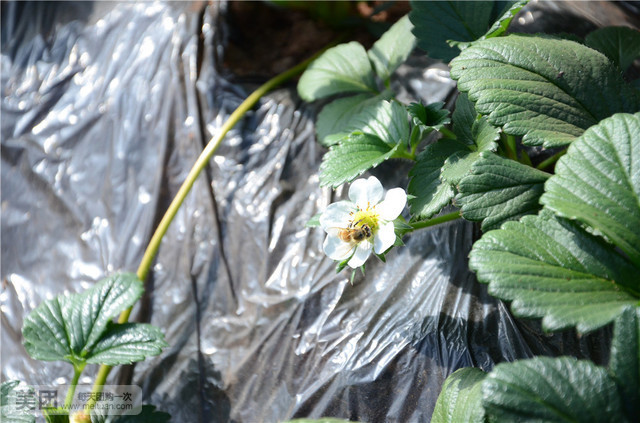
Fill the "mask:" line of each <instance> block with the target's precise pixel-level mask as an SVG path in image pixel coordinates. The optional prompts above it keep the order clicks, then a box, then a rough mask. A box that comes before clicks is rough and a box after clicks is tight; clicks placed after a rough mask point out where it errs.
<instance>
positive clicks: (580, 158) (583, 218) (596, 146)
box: [540, 113, 640, 292]
mask: <svg viewBox="0 0 640 423" xmlns="http://www.w3.org/2000/svg"><path fill="white" fill-rule="evenodd" d="M638 134H640V113H636V114H635V115H630V114H618V115H615V116H613V117H611V118H609V119H606V120H604V121H602V122H600V123H599V124H598V125H596V126H594V127H592V128H589V130H587V131H586V132H585V133H584V135H582V136H581V137H580V138H579V139H578V140H576V142H574V143H573V144H572V145H571V146H570V147H569V149H568V151H567V154H565V155H564V156H563V157H562V158H560V160H559V161H558V163H557V164H556V175H555V176H553V177H552V178H551V179H549V181H548V182H547V184H546V186H545V189H546V192H545V194H544V195H543V196H542V198H541V199H540V201H541V203H542V204H544V205H545V206H547V207H548V208H550V209H552V210H554V211H555V212H556V213H558V214H560V215H561V216H564V217H567V218H569V219H576V220H579V221H580V222H583V223H585V224H587V225H588V226H589V227H591V228H593V229H595V230H596V232H597V233H600V234H603V235H604V236H605V237H606V238H607V239H608V240H610V241H611V242H613V243H614V244H615V245H617V246H618V247H619V248H620V249H621V250H622V251H624V252H625V253H626V254H627V255H628V257H629V259H630V260H631V261H632V262H633V263H634V264H635V265H636V267H637V268H638V269H640V231H639V230H638V229H639V228H640V203H639V202H638V199H639V198H640V170H639V169H640V142H638ZM636 289H638V292H640V283H637V284H636Z"/></svg>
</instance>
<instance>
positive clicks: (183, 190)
mask: <svg viewBox="0 0 640 423" xmlns="http://www.w3.org/2000/svg"><path fill="white" fill-rule="evenodd" d="M331 45H333V43H332V44H330V45H328V46H327V47H325V48H324V49H322V50H320V51H318V52H317V53H316V54H314V55H313V56H311V57H310V58H309V59H307V60H305V61H303V62H301V63H299V64H298V65H296V66H294V67H293V68H291V69H289V70H287V71H285V72H283V73H281V74H279V75H277V76H275V77H273V78H271V79H270V80H268V81H267V82H265V83H264V84H263V85H261V86H260V87H259V88H258V89H256V90H255V91H254V92H253V93H251V95H249V97H247V98H246V99H245V100H244V101H243V102H242V104H240V106H238V108H237V109H236V110H234V112H233V113H232V114H231V116H229V118H228V119H227V121H226V122H225V123H224V124H223V125H222V127H221V128H220V131H219V132H218V134H217V135H216V136H215V137H213V138H212V139H211V140H210V141H209V143H208V144H207V145H206V146H205V148H204V150H202V153H200V156H199V157H198V159H197V160H196V162H195V164H194V165H193V167H192V168H191V170H190V171H189V174H188V175H187V178H186V179H185V181H184V182H183V183H182V186H180V189H179V190H178V193H177V194H176V196H175V198H174V199H173V201H171V204H170V205H169V207H168V208H167V211H166V212H165V214H164V216H163V217H162V220H161V221H160V223H159V224H158V227H157V228H156V230H155V232H154V233H153V236H152V237H151V240H150V241H149V245H148V246H147V249H146V250H145V252H144V255H143V256H142V261H141V262H140V266H138V270H137V271H136V274H137V275H138V278H139V279H140V280H141V281H143V282H144V281H145V280H146V279H147V276H148V274H149V270H150V269H151V265H152V264H153V260H154V258H155V256H156V254H157V253H158V249H159V248H160V243H161V242H162V237H164V235H165V234H166V233H167V230H168V229H169V225H170V224H171V222H172V221H173V218H174V217H175V216H176V214H177V213H178V209H180V206H181V205H182V203H183V202H184V200H185V198H186V197H187V194H188V193H189V191H190V190H191V187H193V184H194V183H195V181H196V179H197V178H198V176H199V175H200V172H202V170H203V169H204V168H205V167H206V165H207V164H208V163H209V160H210V159H211V156H213V153H215V151H216V150H217V149H218V146H219V145H220V143H221V142H222V140H223V139H224V137H225V135H226V134H227V132H229V130H230V129H231V128H233V127H234V126H235V124H236V123H238V121H239V120H240V119H242V117H243V116H244V115H245V114H246V113H247V112H248V111H249V110H251V108H252V107H253V106H254V105H255V104H256V103H257V102H258V100H260V98H262V97H263V96H264V95H265V94H266V93H268V92H269V91H271V90H272V89H274V88H275V87H277V86H279V85H280V84H282V83H283V82H285V81H287V80H288V79H290V78H292V77H294V76H296V75H298V74H299V73H301V72H302V71H304V70H305V69H306V67H307V66H309V64H310V63H311V62H312V61H313V60H315V59H316V58H317V57H318V56H319V55H320V54H322V53H323V52H324V51H325V50H326V49H327V48H329V47H331ZM130 314H131V307H130V308H128V309H127V310H125V311H123V312H122V313H121V314H120V317H119V318H118V323H126V322H127V321H128V320H129V315H130ZM111 368H112V366H108V365H105V364H103V365H101V366H100V369H99V370H98V374H97V375H96V380H95V382H94V384H93V389H92V392H94V393H99V392H101V391H102V387H103V386H104V383H105V381H106V380H107V376H109V372H111Z"/></svg>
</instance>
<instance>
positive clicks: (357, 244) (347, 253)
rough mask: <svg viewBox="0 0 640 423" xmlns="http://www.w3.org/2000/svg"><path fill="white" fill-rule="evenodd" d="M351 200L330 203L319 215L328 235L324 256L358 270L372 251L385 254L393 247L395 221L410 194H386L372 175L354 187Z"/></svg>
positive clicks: (397, 191)
mask: <svg viewBox="0 0 640 423" xmlns="http://www.w3.org/2000/svg"><path fill="white" fill-rule="evenodd" d="M349 200H350V201H346V200H345V201H338V202H337V203H333V204H330V205H329V206H328V207H327V208H326V209H325V211H324V212H322V214H321V215H320V226H321V227H322V229H324V231H325V232H326V233H327V237H326V239H325V240H324V244H323V249H324V252H325V254H326V255H327V256H329V258H331V259H332V260H336V261H344V260H347V259H348V260H349V261H348V262H347V264H348V265H349V267H351V268H353V269H356V268H358V267H360V266H362V265H363V264H364V262H365V261H366V260H367V259H368V258H369V255H370V254H371V252H372V251H373V252H375V253H376V254H382V253H384V252H385V251H387V250H388V249H389V248H390V247H391V246H392V245H393V244H394V242H395V241H396V234H395V230H394V223H393V221H394V220H395V219H396V218H397V217H398V216H400V213H402V210H403V209H404V206H405V205H406V203H407V194H406V193H405V192H404V190H403V189H402V188H393V189H390V190H389V191H387V193H386V195H385V193H384V189H383V188H382V184H381V183H380V181H379V180H378V179H377V178H375V177H373V176H371V177H369V178H368V179H358V180H356V181H354V182H353V183H352V184H351V186H350V187H349Z"/></svg>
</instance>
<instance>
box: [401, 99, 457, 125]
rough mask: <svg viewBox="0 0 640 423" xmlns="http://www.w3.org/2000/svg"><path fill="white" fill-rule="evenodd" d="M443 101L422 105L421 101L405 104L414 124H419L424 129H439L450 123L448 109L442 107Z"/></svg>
mask: <svg viewBox="0 0 640 423" xmlns="http://www.w3.org/2000/svg"><path fill="white" fill-rule="evenodd" d="M442 107H444V102H442V101H438V102H436V103H431V104H428V105H426V106H425V105H424V104H422V103H411V104H410V105H408V106H407V111H408V112H409V116H411V121H412V122H413V124H414V125H416V126H421V127H422V128H423V130H424V131H428V130H434V129H435V130H440V129H442V128H443V127H444V126H445V125H448V124H449V123H451V119H449V110H447V109H443V108H442Z"/></svg>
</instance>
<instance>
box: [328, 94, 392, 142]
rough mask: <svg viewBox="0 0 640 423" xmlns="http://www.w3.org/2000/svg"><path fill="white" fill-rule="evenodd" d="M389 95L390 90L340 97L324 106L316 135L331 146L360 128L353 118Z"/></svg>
mask: <svg viewBox="0 0 640 423" xmlns="http://www.w3.org/2000/svg"><path fill="white" fill-rule="evenodd" d="M389 95H390V93H389V92H388V91H385V92H384V93H382V94H379V95H373V94H369V93H366V94H358V95H354V96H351V97H345V98H339V99H337V100H335V101H332V102H331V103H329V104H327V105H326V106H324V108H323V109H322V111H321V112H320V113H319V114H318V119H317V120H316V135H317V136H318V141H319V142H320V144H322V145H324V146H325V147H330V146H332V145H334V144H337V143H338V142H339V141H340V140H341V139H343V138H345V137H346V136H347V135H349V134H350V133H351V132H353V131H356V130H358V129H360V128H357V127H356V126H354V124H353V123H352V119H353V118H354V117H355V116H357V115H358V114H360V113H361V112H362V111H363V110H364V109H365V108H367V107H371V106H373V105H374V104H377V103H378V102H379V101H380V100H381V99H386V98H388V97H389Z"/></svg>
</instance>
